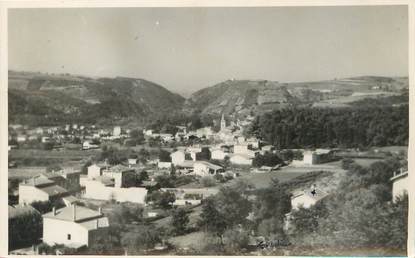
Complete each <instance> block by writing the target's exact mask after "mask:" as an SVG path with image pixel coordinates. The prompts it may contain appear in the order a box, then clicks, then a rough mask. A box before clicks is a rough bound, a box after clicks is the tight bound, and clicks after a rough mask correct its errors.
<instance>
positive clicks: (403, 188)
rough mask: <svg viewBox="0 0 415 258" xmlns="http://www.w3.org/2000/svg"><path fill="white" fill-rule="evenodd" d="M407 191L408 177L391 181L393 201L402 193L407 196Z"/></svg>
mask: <svg viewBox="0 0 415 258" xmlns="http://www.w3.org/2000/svg"><path fill="white" fill-rule="evenodd" d="M408 189H409V177H408V176H404V177H401V178H397V179H396V180H395V181H393V186H392V196H393V199H394V200H396V198H397V197H399V196H401V195H403V194H404V193H406V194H408Z"/></svg>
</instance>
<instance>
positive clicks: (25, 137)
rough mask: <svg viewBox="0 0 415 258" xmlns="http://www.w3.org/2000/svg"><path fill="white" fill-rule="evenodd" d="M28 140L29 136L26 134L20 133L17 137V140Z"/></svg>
mask: <svg viewBox="0 0 415 258" xmlns="http://www.w3.org/2000/svg"><path fill="white" fill-rule="evenodd" d="M26 140H27V136H26V135H18V136H17V138H16V141H17V142H25V141H26Z"/></svg>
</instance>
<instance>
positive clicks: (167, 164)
mask: <svg viewBox="0 0 415 258" xmlns="http://www.w3.org/2000/svg"><path fill="white" fill-rule="evenodd" d="M171 164H172V162H168V161H159V162H157V167H158V168H161V169H169V168H171Z"/></svg>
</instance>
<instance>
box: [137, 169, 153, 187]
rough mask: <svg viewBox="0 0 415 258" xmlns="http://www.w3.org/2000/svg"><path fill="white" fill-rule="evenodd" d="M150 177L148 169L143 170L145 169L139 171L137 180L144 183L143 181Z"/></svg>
mask: <svg viewBox="0 0 415 258" xmlns="http://www.w3.org/2000/svg"><path fill="white" fill-rule="evenodd" d="M149 178H150V177H149V176H148V173H147V171H145V170H143V171H141V172H140V173H138V176H137V182H138V183H139V184H142V183H143V181H145V180H148V179H149Z"/></svg>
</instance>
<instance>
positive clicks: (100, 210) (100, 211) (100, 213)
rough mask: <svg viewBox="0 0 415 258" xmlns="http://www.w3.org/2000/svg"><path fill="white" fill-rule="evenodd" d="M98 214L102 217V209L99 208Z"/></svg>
mask: <svg viewBox="0 0 415 258" xmlns="http://www.w3.org/2000/svg"><path fill="white" fill-rule="evenodd" d="M98 212H99V215H102V208H101V207H99V208H98Z"/></svg>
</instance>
